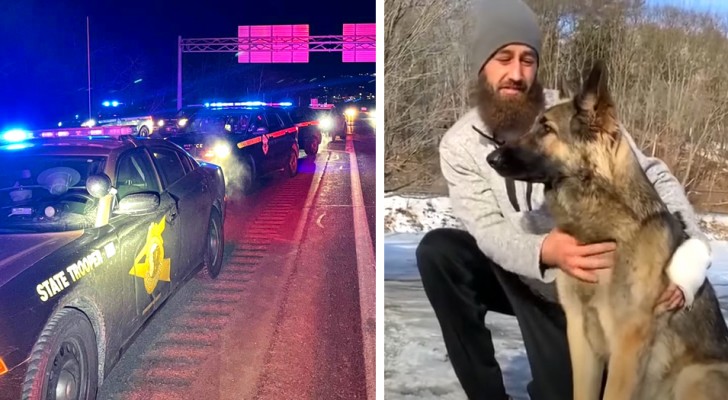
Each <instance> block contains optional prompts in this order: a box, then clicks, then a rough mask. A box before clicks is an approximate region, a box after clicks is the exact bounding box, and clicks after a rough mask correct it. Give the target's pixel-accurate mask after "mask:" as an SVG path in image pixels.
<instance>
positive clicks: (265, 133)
mask: <svg viewBox="0 0 728 400" xmlns="http://www.w3.org/2000/svg"><path fill="white" fill-rule="evenodd" d="M261 128H264V130H261ZM248 132H249V133H250V134H251V135H252V141H251V143H254V144H252V145H251V149H250V154H251V156H252V157H253V159H254V160H255V164H256V167H257V169H258V170H259V171H260V170H262V171H265V172H267V171H270V170H271V168H272V166H273V165H272V163H271V160H272V158H271V157H272V152H271V150H272V149H271V143H270V128H269V127H268V122H267V121H266V119H265V114H264V113H262V112H257V113H255V114H253V118H252V119H251V120H250V125H249V128H248Z"/></svg>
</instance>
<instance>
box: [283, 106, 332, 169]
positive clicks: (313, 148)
mask: <svg viewBox="0 0 728 400" xmlns="http://www.w3.org/2000/svg"><path fill="white" fill-rule="evenodd" d="M289 114H290V116H291V119H293V122H295V123H296V126H298V130H299V132H298V142H299V144H300V146H301V148H303V149H304V150H305V151H306V154H307V155H309V156H314V155H316V153H318V148H319V145H320V144H321V139H322V137H323V135H324V134H327V135H329V137H330V139H331V140H336V138H337V137H344V134H345V131H346V121H345V120H344V116H343V114H342V113H340V112H338V111H337V110H336V107H335V106H334V105H333V104H310V105H309V106H308V107H296V108H292V109H290V111H289Z"/></svg>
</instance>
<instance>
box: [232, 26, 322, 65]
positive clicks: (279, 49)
mask: <svg viewBox="0 0 728 400" xmlns="http://www.w3.org/2000/svg"><path fill="white" fill-rule="evenodd" d="M238 38H239V39H240V40H241V42H240V44H239V45H238V62H239V63H307V62H308V40H309V27H308V25H252V26H251V25H245V26H238Z"/></svg>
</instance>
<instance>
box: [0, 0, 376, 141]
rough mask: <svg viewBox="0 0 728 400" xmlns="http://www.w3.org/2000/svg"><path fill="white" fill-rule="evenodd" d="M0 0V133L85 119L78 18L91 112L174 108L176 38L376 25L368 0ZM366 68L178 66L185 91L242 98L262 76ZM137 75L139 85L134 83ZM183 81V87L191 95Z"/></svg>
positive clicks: (189, 57) (215, 57)
mask: <svg viewBox="0 0 728 400" xmlns="http://www.w3.org/2000/svg"><path fill="white" fill-rule="evenodd" d="M3 3H4V4H3V5H2V6H0V49H1V50H2V57H1V58H0V93H1V94H2V95H1V96H0V129H3V128H8V127H11V126H17V125H21V126H25V127H30V128H36V127H39V126H38V125H41V124H47V123H50V122H49V121H57V120H60V119H64V118H67V117H71V116H72V114H74V113H81V114H82V115H86V114H87V113H88V111H87V109H88V105H87V103H88V100H87V91H86V87H87V69H86V67H87V66H86V16H89V17H90V26H91V79H92V96H93V98H92V103H93V107H94V110H97V109H98V108H100V103H101V101H102V100H104V99H118V100H120V101H125V97H133V98H134V99H136V100H137V101H141V102H142V103H144V104H152V103H154V104H156V106H155V107H159V103H161V104H163V105H164V107H172V108H174V106H175V102H174V100H175V98H176V78H177V75H176V73H177V36H178V35H181V36H182V37H183V38H205V37H207V38H209V37H235V36H236V35H237V26H238V25H265V24H306V23H307V24H309V25H310V34H311V35H336V34H341V29H342V24H344V23H373V22H375V19H376V14H375V1H374V0H365V1H359V2H352V1H346V0H339V1H334V0H314V1H283V0H257V1H241V0H238V1H230V0H228V1H224V0H217V1H213V0H206V1H183V2H180V1H160V0H143V1H142V0H126V1H93V0H85V1H84V0H63V1H52V0H44V1H37V0H24V1H13V2H3ZM8 3H9V4H8ZM374 70H375V66H374V63H359V64H349V63H346V64H345V63H342V62H341V54H340V53H311V54H310V61H309V64H296V65H282V64H272V65H266V66H261V65H259V64H257V65H245V64H238V63H237V60H236V59H235V57H234V54H233V53H223V54H185V55H184V62H183V76H184V80H185V93H195V94H205V95H207V96H211V95H216V94H220V93H223V92H224V90H225V89H227V90H230V86H235V85H233V84H232V82H235V84H236V85H239V86H240V88H241V89H240V90H241V93H245V88H244V86H246V85H247V86H249V84H248V83H247V82H248V81H250V80H251V79H258V80H260V77H261V74H262V76H264V77H265V78H267V79H268V80H270V79H273V80H274V81H277V80H278V79H280V78H289V79H291V78H306V77H315V76H320V75H322V74H331V75H339V74H359V73H373V72H374ZM253 77H254V78H253ZM136 79H142V81H141V82H140V83H137V84H134V83H133V81H134V80H136ZM187 85H191V86H190V88H189V90H188V86H187ZM192 88H194V90H193V89H192ZM225 93H229V92H225ZM119 97H120V98H119ZM185 100H186V101H185V103H189V102H190V101H193V100H198V99H185ZM213 100H214V99H213Z"/></svg>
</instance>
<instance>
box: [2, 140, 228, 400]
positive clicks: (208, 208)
mask: <svg viewBox="0 0 728 400" xmlns="http://www.w3.org/2000/svg"><path fill="white" fill-rule="evenodd" d="M132 133H133V132H132V128H130V127H95V128H71V129H62V128H61V129H53V130H45V131H37V132H26V131H23V130H11V131H8V132H5V133H3V134H0V163H1V164H2V165H3V168H2V169H0V243H2V245H0V269H2V271H3V273H2V275H0V318H2V321H3V323H2V328H0V329H1V330H2V332H1V333H0V393H1V395H0V397H2V398H9V399H20V398H29V399H33V400H35V399H58V400H61V399H63V400H68V399H93V398H95V396H96V393H97V388H98V387H99V386H100V385H101V383H102V382H103V380H104V377H105V376H107V375H108V373H109V371H110V370H111V369H112V367H113V366H114V365H115V364H116V362H117V361H118V359H119V358H120V355H121V354H120V353H121V349H125V348H126V344H127V342H128V341H129V340H130V338H132V337H133V336H134V334H135V333H136V332H137V331H138V330H139V329H140V327H141V326H142V324H143V323H144V322H145V321H146V320H147V319H148V318H149V317H150V316H151V315H152V314H153V312H154V311H155V310H156V309H158V308H159V307H160V306H161V305H162V304H163V302H164V300H165V299H166V298H168V297H169V296H170V295H171V294H172V293H173V292H174V291H175V290H176V289H178V288H179V287H180V286H181V285H182V284H183V282H184V281H185V280H186V279H187V278H189V277H190V276H192V275H193V273H194V272H195V271H196V270H197V269H198V268H199V267H203V268H204V269H206V274H207V275H209V276H211V277H217V275H218V274H219V273H220V269H221V266H222V255H223V245H224V236H223V231H224V230H223V221H224V215H225V201H224V196H225V182H224V179H225V178H224V175H223V172H222V170H221V169H220V168H219V167H218V166H215V165H211V164H206V163H200V162H198V161H196V160H194V159H193V158H192V157H190V156H189V155H188V154H187V153H186V152H185V151H184V150H183V149H181V148H180V147H179V146H176V145H174V144H172V143H169V142H168V141H165V140H155V139H149V138H146V139H144V138H133V137H130V136H126V135H129V134H132ZM201 228H202V229H201Z"/></svg>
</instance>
